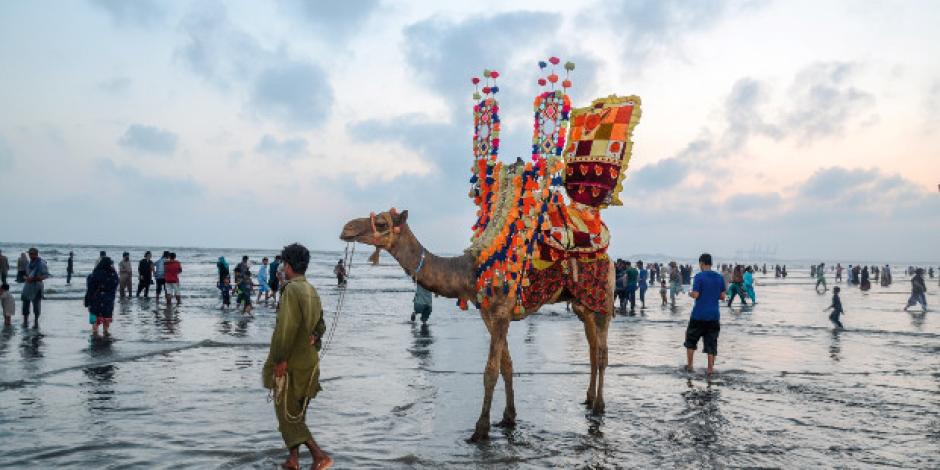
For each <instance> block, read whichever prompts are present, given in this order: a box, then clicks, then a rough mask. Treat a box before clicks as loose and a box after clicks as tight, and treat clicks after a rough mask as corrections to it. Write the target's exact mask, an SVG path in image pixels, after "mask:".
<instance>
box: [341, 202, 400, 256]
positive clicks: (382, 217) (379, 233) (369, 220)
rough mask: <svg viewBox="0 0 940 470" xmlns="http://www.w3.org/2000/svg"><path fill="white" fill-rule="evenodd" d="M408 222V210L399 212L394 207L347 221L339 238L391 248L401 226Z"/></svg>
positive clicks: (345, 240)
mask: <svg viewBox="0 0 940 470" xmlns="http://www.w3.org/2000/svg"><path fill="white" fill-rule="evenodd" d="M407 222H408V211H401V212H398V211H397V210H395V208H394V207H393V208H391V209H389V210H388V212H382V213H380V214H376V213H374V212H373V213H372V214H369V217H363V218H361V219H353V220H350V221H349V222H346V225H345V226H343V231H342V233H340V235H339V238H340V240H343V241H344V242H357V243H365V244H366V245H372V246H377V247H382V248H386V249H389V248H391V247H392V246H393V245H394V244H395V241H396V240H397V239H398V234H399V233H401V227H402V226H403V225H405V223H407Z"/></svg>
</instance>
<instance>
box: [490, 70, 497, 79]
mask: <svg viewBox="0 0 940 470" xmlns="http://www.w3.org/2000/svg"><path fill="white" fill-rule="evenodd" d="M490 78H499V72H497V71H495V70H490Z"/></svg>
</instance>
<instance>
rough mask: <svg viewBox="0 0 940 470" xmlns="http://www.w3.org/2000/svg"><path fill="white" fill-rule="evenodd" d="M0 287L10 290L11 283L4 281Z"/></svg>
mask: <svg viewBox="0 0 940 470" xmlns="http://www.w3.org/2000/svg"><path fill="white" fill-rule="evenodd" d="M0 289H3V290H10V285H9V284H7V283H5V282H4V283H3V284H2V285H0Z"/></svg>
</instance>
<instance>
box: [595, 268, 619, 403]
mask: <svg viewBox="0 0 940 470" xmlns="http://www.w3.org/2000/svg"><path fill="white" fill-rule="evenodd" d="M615 276H616V275H615V271H614V264H613V263H610V272H609V273H608V275H607V286H606V287H607V311H608V312H610V314H609V315H605V314H604V313H602V312H597V313H594V314H592V315H593V317H594V326H595V329H596V332H597V333H596V338H597V352H596V354H597V396H596V397H594V407H593V408H592V409H591V411H592V412H593V414H594V415H595V416H596V415H600V414H603V413H604V372H605V371H606V370H607V329H608V328H609V327H610V321H611V319H612V318H613V317H614V285H615V283H616V279H615Z"/></svg>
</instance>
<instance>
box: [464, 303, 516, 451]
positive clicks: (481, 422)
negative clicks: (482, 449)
mask: <svg viewBox="0 0 940 470" xmlns="http://www.w3.org/2000/svg"><path fill="white" fill-rule="evenodd" d="M483 315H484V316H486V315H488V314H487V313H483ZM484 323H486V326H487V328H488V329H489V330H490V355H489V358H488V359H487V361H486V369H485V370H484V371H483V410H482V411H481V412H480V419H478V420H477V426H476V429H475V430H474V432H473V436H471V437H470V442H479V441H481V440H484V439H489V437H490V405H492V403H493V389H494V388H495V387H496V381H497V380H498V379H499V367H500V360H501V356H502V353H503V347H504V344H503V343H504V342H505V341H506V334H507V333H508V332H509V318H508V316H503V317H499V315H498V313H495V314H493V316H492V317H491V318H490V319H489V320H488V321H487V320H486V319H484Z"/></svg>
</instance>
